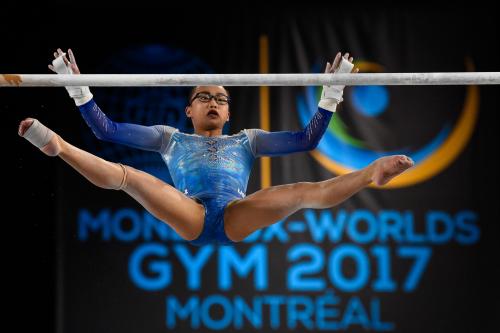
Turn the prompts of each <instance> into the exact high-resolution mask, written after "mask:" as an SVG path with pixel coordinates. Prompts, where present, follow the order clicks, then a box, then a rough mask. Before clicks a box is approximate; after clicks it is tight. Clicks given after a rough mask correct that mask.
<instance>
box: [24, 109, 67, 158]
mask: <svg viewBox="0 0 500 333" xmlns="http://www.w3.org/2000/svg"><path fill="white" fill-rule="evenodd" d="M34 120H35V119H33V118H26V119H24V120H23V121H21V123H20V124H19V129H18V131H17V133H18V134H19V136H24V134H25V133H26V131H27V130H28V129H29V128H30V127H31V125H33V121H34ZM40 150H41V151H42V152H43V153H44V154H45V155H48V156H57V155H59V153H60V152H61V137H60V136H59V135H57V134H55V133H54V136H53V137H52V139H50V141H49V143H47V144H46V145H45V146H43V147H42V148H40Z"/></svg>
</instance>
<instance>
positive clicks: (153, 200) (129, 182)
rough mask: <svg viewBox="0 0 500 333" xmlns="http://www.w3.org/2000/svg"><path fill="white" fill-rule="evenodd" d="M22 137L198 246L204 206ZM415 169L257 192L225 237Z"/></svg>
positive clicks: (239, 207)
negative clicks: (122, 193)
mask: <svg viewBox="0 0 500 333" xmlns="http://www.w3.org/2000/svg"><path fill="white" fill-rule="evenodd" d="M32 125H34V126H33V127H32ZM19 135H20V136H23V137H25V138H27V139H28V140H30V142H32V143H33V144H35V145H36V146H37V147H39V148H40V150H41V151H42V152H44V153H45V154H46V155H49V156H59V157H60V158H61V159H63V160H64V161H65V162H66V163H68V164H69V165H70V166H72V167H73V168H74V169H75V170H77V171H78V172H79V173H80V174H82V175H83V176H84V177H85V178H87V179H88V180H89V181H90V182H91V183H92V184H94V185H96V186H98V187H100V188H104V189H115V190H123V191H125V192H126V193H127V194H129V195H130V196H131V197H132V198H134V199H135V200H136V201H137V202H139V203H140V204H141V205H142V206H143V207H144V208H145V209H146V210H148V211H149V212H150V213H151V214H153V215H154V216H155V217H157V218H158V219H159V220H161V221H163V222H165V223H167V224H168V225H169V226H170V227H171V228H173V229H174V230H175V231H176V232H177V233H178V234H179V235H180V236H181V237H182V238H184V239H186V240H194V239H196V238H197V237H198V236H199V235H200V234H201V232H202V230H203V224H204V219H205V208H204V206H203V205H202V204H200V203H198V202H196V201H194V200H193V199H192V198H190V197H188V196H186V195H185V194H184V193H182V192H180V191H178V190H177V189H176V188H174V187H172V186H170V185H169V184H167V183H165V182H163V181H161V180H159V179H158V178H156V177H154V176H152V175H150V174H148V173H145V172H143V171H140V170H137V169H134V168H132V167H130V166H124V165H122V164H119V163H113V162H109V161H106V160H104V159H102V158H100V157H97V156H95V155H92V154H90V153H88V152H86V151H84V150H81V149H79V148H77V147H75V146H73V145H71V144H69V143H68V142H66V141H64V140H63V139H62V138H61V137H60V136H59V135H57V134H55V133H53V132H52V131H50V130H49V129H48V128H47V127H45V126H44V125H42V124H41V123H40V122H38V121H36V120H34V119H31V118H28V119H25V120H23V121H22V122H21V124H20V125H19ZM412 165H413V161H412V160H411V159H409V158H408V157H406V156H404V155H395V156H387V157H382V158H379V159H377V160H375V161H374V162H373V163H371V164H370V165H369V166H367V167H366V168H364V169H361V170H359V171H355V172H352V173H350V174H346V175H343V176H338V177H335V178H332V179H328V180H325V181H321V182H299V183H294V184H286V185H279V186H273V187H269V188H266V189H263V190H260V191H257V192H255V193H253V194H251V195H249V196H247V197H246V198H243V199H240V200H237V201H233V202H231V203H230V204H229V205H228V206H227V207H226V209H225V212H224V228H225V232H226V235H227V237H228V238H229V239H230V240H232V241H235V242H238V241H242V240H243V239H245V238H246V237H247V236H248V235H250V234H251V233H252V232H254V231H256V230H258V229H261V228H264V227H267V226H269V225H271V224H274V223H276V222H278V221H280V220H282V219H284V218H285V217H287V216H289V215H291V214H293V213H295V212H297V211H298V210H300V209H303V208H314V209H325V208H330V207H333V206H335V205H338V204H339V203H341V202H343V201H344V200H346V199H348V198H349V197H351V196H352V195H354V194H355V193H357V192H359V191H360V190H361V189H363V188H365V187H366V186H368V185H369V184H370V183H372V182H374V183H375V184H377V185H383V184H386V183H387V182H389V181H390V180H391V179H392V178H394V177H395V176H397V175H399V174H400V173H402V172H403V171H405V170H406V169H408V168H409V167H411V166H412Z"/></svg>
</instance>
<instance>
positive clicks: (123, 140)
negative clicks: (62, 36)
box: [49, 49, 175, 151]
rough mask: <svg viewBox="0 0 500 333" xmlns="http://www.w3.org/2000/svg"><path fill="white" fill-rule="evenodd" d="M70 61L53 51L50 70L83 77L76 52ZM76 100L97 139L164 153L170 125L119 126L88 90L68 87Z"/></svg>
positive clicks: (63, 54)
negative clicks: (77, 62)
mask: <svg viewBox="0 0 500 333" xmlns="http://www.w3.org/2000/svg"><path fill="white" fill-rule="evenodd" d="M68 53H69V58H70V60H68V59H67V58H66V55H65V53H63V52H62V50H61V49H57V52H54V57H55V59H54V61H53V62H52V65H49V68H50V69H51V70H52V71H54V72H56V73H58V74H80V70H79V69H78V66H77V65H76V60H75V57H74V55H73V52H72V51H71V49H70V50H68ZM66 90H67V91H68V93H69V95H70V96H71V97H72V98H73V99H74V101H75V104H76V105H77V106H78V108H79V110H80V113H81V114H82V117H83V119H85V122H86V123H87V125H88V126H89V127H90V128H91V129H92V132H93V133H94V134H95V136H96V137H97V138H98V139H101V140H104V141H109V142H113V143H120V144H124V145H127V146H130V147H133V148H138V149H143V150H150V151H161V150H162V149H163V148H164V146H165V144H166V141H167V138H168V137H169V135H168V134H170V133H171V132H172V131H174V130H175V129H174V128H173V127H170V126H163V125H156V126H142V125H137V124H128V123H117V122H114V121H112V120H111V119H109V118H108V117H107V116H106V115H105V114H104V112H102V111H101V109H100V108H99V106H97V104H96V103H95V101H94V100H93V95H92V94H91V93H90V89H89V87H66Z"/></svg>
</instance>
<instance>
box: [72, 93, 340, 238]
mask: <svg viewBox="0 0 500 333" xmlns="http://www.w3.org/2000/svg"><path fill="white" fill-rule="evenodd" d="M79 109H80V112H81V114H82V116H83V118H84V119H85V121H86V122H87V124H88V125H89V127H90V128H91V129H92V131H93V132H94V134H95V135H96V136H97V137H98V138H99V139H101V140H106V141H110V142H115V143H121V144H124V145H127V146H131V147H134V148H139V149H143V150H150V151H156V152H158V153H160V154H161V156H162V158H163V160H164V161H165V163H166V164H167V167H168V170H169V171H170V175H171V176H172V180H173V182H174V186H175V188H177V189H178V190H179V191H182V192H183V193H184V194H186V195H187V196H189V197H191V198H193V199H194V200H196V201H198V202H200V203H202V204H203V205H204V207H205V224H204V227H203V231H202V233H201V234H200V236H199V237H198V238H197V239H195V240H193V241H191V243H192V244H194V245H203V244H207V243H213V242H215V243H220V244H230V243H232V242H231V240H229V239H228V238H227V236H226V234H225V232H224V221H223V216H224V209H225V208H226V206H227V204H228V203H229V202H231V201H233V200H236V199H241V198H244V197H245V193H246V190H247V184H248V178H249V176H250V171H251V168H252V164H253V162H254V160H255V158H257V157H260V156H279V155H284V154H289V153H295V152H301V151H308V150H311V149H314V148H315V147H316V146H317V144H318V142H319V140H320V139H321V137H322V136H323V133H324V132H325V130H326V128H327V127H328V123H329V122H330V119H331V117H332V113H331V112H329V111H326V110H323V109H321V108H318V111H317V112H316V113H315V115H314V116H313V118H312V119H311V121H310V122H309V124H308V125H307V127H306V128H305V129H304V130H302V131H297V132H292V131H282V132H267V131H264V130H261V129H244V130H242V131H240V132H239V133H237V134H234V135H220V136H213V137H205V136H202V135H197V134H187V133H182V132H180V131H179V130H178V129H176V128H173V127H170V126H165V125H156V126H142V125H137V124H128V123H117V122H113V121H111V120H110V119H109V118H108V117H107V116H106V115H105V114H104V113H103V112H102V111H101V110H100V108H99V107H98V106H97V104H96V103H95V102H94V100H91V101H89V102H88V103H86V104H84V105H82V106H80V107H79Z"/></svg>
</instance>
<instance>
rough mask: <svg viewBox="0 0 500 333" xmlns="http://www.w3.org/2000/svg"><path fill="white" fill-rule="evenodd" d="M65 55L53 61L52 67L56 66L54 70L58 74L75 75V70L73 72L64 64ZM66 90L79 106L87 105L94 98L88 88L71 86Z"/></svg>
mask: <svg viewBox="0 0 500 333" xmlns="http://www.w3.org/2000/svg"><path fill="white" fill-rule="evenodd" d="M64 55H66V53H63V54H62V55H60V56H59V57H57V58H55V59H54V60H53V61H52V66H54V70H55V71H56V73H57V74H74V73H73V70H71V67H70V66H68V65H66V64H65V63H64V59H63V57H64ZM65 88H66V90H67V91H68V93H69V95H70V96H71V98H73V99H74V100H75V104H76V105H77V106H80V105H83V104H85V103H87V102H88V101H90V100H91V99H92V97H93V96H92V93H91V92H90V89H89V87H86V86H81V87H74V86H70V87H65Z"/></svg>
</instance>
